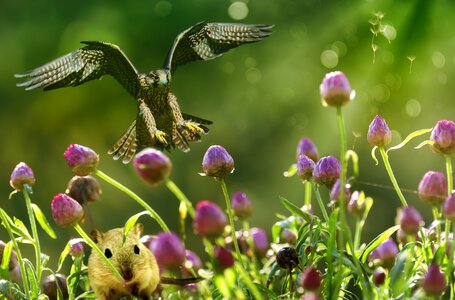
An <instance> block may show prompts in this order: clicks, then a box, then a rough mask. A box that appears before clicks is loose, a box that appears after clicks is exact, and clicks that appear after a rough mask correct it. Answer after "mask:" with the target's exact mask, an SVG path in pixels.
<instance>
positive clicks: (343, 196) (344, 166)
mask: <svg viewBox="0 0 455 300" xmlns="http://www.w3.org/2000/svg"><path fill="white" fill-rule="evenodd" d="M337 121H338V129H339V131H340V148H341V151H340V164H341V174H340V198H339V200H338V201H339V204H340V216H339V217H340V223H341V228H342V230H340V232H339V241H340V249H341V250H344V249H345V242H344V234H345V230H349V227H348V225H347V222H346V194H345V192H344V189H345V186H346V174H347V161H346V152H347V146H346V128H345V125H344V118H343V113H342V110H341V106H337Z"/></svg>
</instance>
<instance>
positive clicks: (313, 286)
mask: <svg viewBox="0 0 455 300" xmlns="http://www.w3.org/2000/svg"><path fill="white" fill-rule="evenodd" d="M321 281H322V274H321V272H319V270H318V269H316V268H314V267H308V268H305V269H304V270H303V272H302V275H301V277H300V284H301V286H302V287H303V288H304V289H305V290H306V291H312V292H316V291H317V290H319V288H320V287H321Z"/></svg>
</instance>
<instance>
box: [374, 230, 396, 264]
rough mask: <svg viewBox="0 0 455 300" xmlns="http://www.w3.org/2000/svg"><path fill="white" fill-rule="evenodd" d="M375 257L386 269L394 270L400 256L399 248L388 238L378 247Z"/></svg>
mask: <svg viewBox="0 0 455 300" xmlns="http://www.w3.org/2000/svg"><path fill="white" fill-rule="evenodd" d="M375 250H376V254H375V256H376V257H377V259H378V260H379V262H380V265H381V266H382V267H384V268H387V269H389V268H392V267H393V265H394V264H395V256H396V255H397V254H398V252H399V251H398V247H397V245H396V244H395V242H394V241H393V240H392V239H391V238H388V239H387V240H385V241H384V242H383V243H382V244H380V245H379V246H378V247H376V249H375Z"/></svg>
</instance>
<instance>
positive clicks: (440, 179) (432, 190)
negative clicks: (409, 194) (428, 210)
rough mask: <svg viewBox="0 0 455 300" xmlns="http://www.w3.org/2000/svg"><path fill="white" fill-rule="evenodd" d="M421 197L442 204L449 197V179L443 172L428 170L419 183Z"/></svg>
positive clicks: (428, 201)
mask: <svg viewBox="0 0 455 300" xmlns="http://www.w3.org/2000/svg"><path fill="white" fill-rule="evenodd" d="M418 194H419V197H420V199H422V200H423V201H425V202H427V203H429V204H431V205H438V204H442V203H443V202H444V200H445V199H446V198H447V181H446V178H445V176H444V174H443V173H441V172H436V171H428V172H426V173H425V175H423V178H422V180H421V181H420V183H419V188H418Z"/></svg>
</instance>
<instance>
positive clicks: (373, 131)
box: [367, 115, 392, 147]
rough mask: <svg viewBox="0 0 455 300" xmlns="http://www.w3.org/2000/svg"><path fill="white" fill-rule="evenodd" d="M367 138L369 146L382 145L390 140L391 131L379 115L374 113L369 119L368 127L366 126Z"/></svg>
mask: <svg viewBox="0 0 455 300" xmlns="http://www.w3.org/2000/svg"><path fill="white" fill-rule="evenodd" d="M367 140H368V143H369V144H370V145H371V146H377V147H383V146H385V145H388V144H390V142H391V141H392V132H391V131H390V129H389V126H388V125H387V123H386V121H385V120H384V119H383V118H382V117H381V116H380V115H376V117H374V119H373V121H371V123H370V127H368V134H367Z"/></svg>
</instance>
